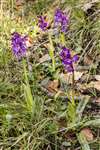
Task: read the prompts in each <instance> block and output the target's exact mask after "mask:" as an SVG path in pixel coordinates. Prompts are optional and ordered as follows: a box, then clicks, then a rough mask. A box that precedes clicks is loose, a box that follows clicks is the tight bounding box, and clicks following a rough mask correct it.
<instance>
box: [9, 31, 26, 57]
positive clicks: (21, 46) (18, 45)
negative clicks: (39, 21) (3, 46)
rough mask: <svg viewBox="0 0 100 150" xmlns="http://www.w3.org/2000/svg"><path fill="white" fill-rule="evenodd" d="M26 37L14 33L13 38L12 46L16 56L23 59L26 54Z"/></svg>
mask: <svg viewBox="0 0 100 150" xmlns="http://www.w3.org/2000/svg"><path fill="white" fill-rule="evenodd" d="M26 38H27V37H26V36H21V35H20V34H19V33H17V32H14V33H13V34H12V38H11V45H12V50H13V53H14V55H15V56H16V57H17V58H21V57H23V56H25V54H26V49H27V46H26Z"/></svg>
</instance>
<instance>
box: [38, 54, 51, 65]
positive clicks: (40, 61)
mask: <svg viewBox="0 0 100 150" xmlns="http://www.w3.org/2000/svg"><path fill="white" fill-rule="evenodd" d="M48 60H50V56H49V54H45V55H44V56H43V57H41V58H40V59H39V63H43V62H45V61H48Z"/></svg>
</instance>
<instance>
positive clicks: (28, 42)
mask: <svg viewBox="0 0 100 150" xmlns="http://www.w3.org/2000/svg"><path fill="white" fill-rule="evenodd" d="M32 44H33V39H32V38H31V37H29V36H28V37H27V39H26V46H27V47H31V46H32Z"/></svg>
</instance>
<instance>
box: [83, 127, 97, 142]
mask: <svg viewBox="0 0 100 150" xmlns="http://www.w3.org/2000/svg"><path fill="white" fill-rule="evenodd" d="M81 133H82V134H84V136H85V137H86V139H87V141H92V140H93V139H94V136H93V133H92V131H91V129H89V128H84V129H82V130H81Z"/></svg>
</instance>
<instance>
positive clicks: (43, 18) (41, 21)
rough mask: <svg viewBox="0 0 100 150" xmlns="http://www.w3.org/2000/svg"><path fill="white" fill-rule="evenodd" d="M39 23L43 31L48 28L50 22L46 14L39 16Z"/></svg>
mask: <svg viewBox="0 0 100 150" xmlns="http://www.w3.org/2000/svg"><path fill="white" fill-rule="evenodd" d="M38 25H39V27H40V29H41V30H42V31H45V30H46V29H47V26H48V23H47V21H46V16H40V17H39V20H38Z"/></svg>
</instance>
